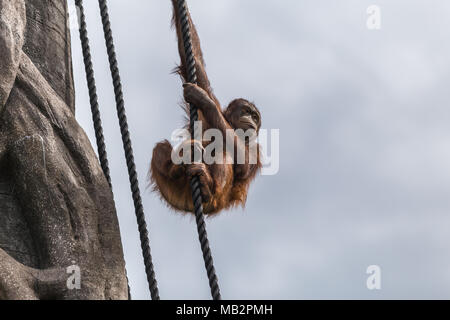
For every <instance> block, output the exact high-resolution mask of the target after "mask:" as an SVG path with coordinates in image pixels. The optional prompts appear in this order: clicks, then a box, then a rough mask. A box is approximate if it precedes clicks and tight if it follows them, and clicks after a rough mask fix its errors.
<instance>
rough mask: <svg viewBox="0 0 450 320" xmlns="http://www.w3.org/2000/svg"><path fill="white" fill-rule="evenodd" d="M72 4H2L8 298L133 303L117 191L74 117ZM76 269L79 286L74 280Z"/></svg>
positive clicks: (0, 0)
mask: <svg viewBox="0 0 450 320" xmlns="http://www.w3.org/2000/svg"><path fill="white" fill-rule="evenodd" d="M70 52H71V48H70V34H69V30H68V28H67V7H66V1H65V0H53V1H47V0H26V1H25V0H0V56H1V59H0V298H2V299H126V298H127V296H128V294H127V281H126V275H125V262H124V259H123V250H122V244H121V239H120V231H119V226H118V221H117V216H116V211H115V208H114V200H113V195H112V192H111V190H110V188H109V186H108V183H107V181H106V178H105V177H104V175H103V172H102V170H101V168H100V165H99V163H98V160H97V156H96V154H95V152H94V150H93V148H92V146H91V144H90V142H89V140H88V138H87V136H86V134H85V133H84V131H83V130H82V128H81V127H80V126H79V125H78V123H77V121H76V119H75V102H74V88H73V78H72V62H71V53H70ZM71 266H77V268H79V270H80V280H81V282H80V284H81V287H80V289H76V288H73V287H72V286H68V285H67V282H68V281H72V278H70V277H71V276H72V273H71V272H70V273H68V271H71V270H72V269H69V270H68V269H67V268H68V267H71Z"/></svg>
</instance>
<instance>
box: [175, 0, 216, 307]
mask: <svg viewBox="0 0 450 320" xmlns="http://www.w3.org/2000/svg"><path fill="white" fill-rule="evenodd" d="M177 10H178V13H179V17H180V20H181V21H180V22H181V23H180V24H181V31H182V34H183V42H184V52H185V53H186V60H187V61H186V68H187V79H186V80H187V81H188V82H190V83H194V84H195V83H197V70H196V66H195V59H194V53H193V51H192V39H191V31H190V25H189V20H188V16H187V10H188V9H187V4H186V1H185V0H178V8H177ZM196 121H198V112H197V107H195V106H194V105H191V106H190V129H191V134H192V135H194V125H195V122H196ZM191 190H192V201H193V203H194V213H195V220H196V222H197V231H198V237H199V240H200V246H201V248H202V253H203V260H204V262H205V268H206V273H207V275H208V279H209V286H210V288H211V295H212V297H213V299H214V300H220V299H221V295H220V289H219V283H218V279H217V275H216V270H215V268H214V262H213V258H212V255H211V248H210V247H209V241H208V234H207V232H206V224H205V217H204V214H203V205H202V202H203V201H202V195H201V192H200V180H199V178H198V177H197V176H194V177H193V178H192V179H191Z"/></svg>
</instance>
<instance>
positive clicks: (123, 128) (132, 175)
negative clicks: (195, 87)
mask: <svg viewBox="0 0 450 320" xmlns="http://www.w3.org/2000/svg"><path fill="white" fill-rule="evenodd" d="M98 3H99V7H100V14H101V17H102V24H103V32H104V36H105V43H106V49H107V52H108V59H109V65H110V69H111V76H112V80H113V85H114V93H115V98H116V108H117V116H118V118H119V125H120V132H121V134H122V142H123V148H124V151H125V158H126V162H127V168H128V176H129V180H130V187H131V192H132V195H133V202H134V208H135V213H136V220H137V224H138V228H139V235H140V240H141V248H142V255H143V257H144V265H145V272H146V274H147V281H148V284H149V289H150V293H151V296H152V299H153V300H159V299H160V297H159V291H158V283H157V282H156V278H155V271H154V267H153V262H152V255H151V251H150V244H149V239H148V231H147V224H146V222H145V215H144V207H143V206H142V198H141V192H140V189H139V181H138V176H137V172H136V165H135V162H134V155H133V148H132V145H131V138H130V132H129V130H128V121H127V116H126V114H125V102H124V99H123V91H122V83H121V80H120V74H119V68H118V63H117V58H116V53H115V48H114V40H113V36H112V31H111V23H110V19H109V14H108V6H107V4H106V0H99V1H98Z"/></svg>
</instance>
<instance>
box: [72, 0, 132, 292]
mask: <svg viewBox="0 0 450 320" xmlns="http://www.w3.org/2000/svg"><path fill="white" fill-rule="evenodd" d="M75 5H76V6H77V7H78V10H79V11H78V18H79V24H80V26H79V27H80V28H79V33H80V40H81V48H82V52H83V61H84V69H85V72H86V81H87V85H88V90H89V102H90V105H91V113H92V122H93V124H94V131H95V138H96V142H97V151H98V157H99V160H100V165H101V167H102V170H103V174H104V175H105V177H106V180H107V181H108V184H109V187H110V188H111V190H112V183H111V175H110V172H109V163H108V154H107V152H106V145H105V137H104V135H103V125H102V119H101V115H100V108H99V105H98V96H97V86H96V84H95V75H94V68H93V65H92V57H91V47H90V46H89V37H88V32H87V24H86V16H85V14H84V6H83V0H75ZM113 201H114V194H113ZM126 273H127V270H126V269H125V274H126ZM127 287H128V299H129V300H131V290H130V285H129V281H128V276H127Z"/></svg>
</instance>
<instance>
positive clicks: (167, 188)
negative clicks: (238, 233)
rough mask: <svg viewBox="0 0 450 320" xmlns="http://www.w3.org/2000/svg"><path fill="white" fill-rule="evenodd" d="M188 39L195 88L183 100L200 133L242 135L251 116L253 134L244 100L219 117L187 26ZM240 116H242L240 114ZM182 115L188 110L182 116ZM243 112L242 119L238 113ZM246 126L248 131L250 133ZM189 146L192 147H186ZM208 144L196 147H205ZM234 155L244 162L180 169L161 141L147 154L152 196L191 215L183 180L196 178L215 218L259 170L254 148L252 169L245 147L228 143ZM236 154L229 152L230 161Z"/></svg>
mask: <svg viewBox="0 0 450 320" xmlns="http://www.w3.org/2000/svg"><path fill="white" fill-rule="evenodd" d="M172 3H173V6H174V24H175V28H176V31H177V38H178V51H179V54H180V58H181V64H180V66H179V68H178V70H177V71H178V73H179V74H180V75H181V77H182V79H183V80H184V81H186V74H187V71H186V63H185V62H186V56H185V53H184V47H183V43H182V36H181V30H180V26H179V24H178V17H177V10H176V9H175V6H176V0H172ZM189 23H190V26H191V35H192V41H193V51H194V55H195V60H196V67H197V79H198V83H197V85H191V84H185V85H184V87H185V88H184V97H185V100H186V102H188V103H192V104H194V105H196V106H197V107H198V109H199V120H200V121H202V124H203V130H207V129H209V128H217V129H219V130H221V131H222V134H223V137H224V139H225V137H226V133H225V131H226V130H227V129H238V128H242V129H245V130H246V129H248V128H249V121H248V119H249V115H251V117H250V119H251V123H252V126H253V127H255V129H256V131H258V130H259V128H260V126H261V120H260V114H259V111H258V109H257V108H256V106H255V105H254V104H252V103H250V102H248V101H247V100H245V99H237V100H234V101H232V102H231V103H230V105H229V106H228V107H227V109H226V110H225V111H222V108H221V106H220V103H219V101H218V100H217V98H216V97H215V95H214V94H213V92H212V89H211V86H210V83H209V79H208V76H207V74H206V71H205V65H204V61H203V54H202V51H201V47H200V40H199V37H198V34H197V30H196V29H195V26H194V25H193V23H192V19H191V17H190V15H189ZM244 110H245V111H244ZM187 111H188V110H187ZM243 112H246V113H245V115H246V116H247V117H245V116H244V113H243ZM252 126H251V127H252ZM187 143H189V144H191V143H194V142H193V141H189V142H187ZM207 144H208V142H206V141H202V145H203V146H206V145H207ZM225 146H226V143H225V142H224V150H223V153H222V156H223V157H224V159H225V158H226V157H230V155H229V154H227V152H226V150H225ZM234 147H235V150H237V149H242V148H245V151H246V153H245V154H246V161H245V163H244V164H236V163H237V161H236V159H233V160H234V161H233V163H234V164H212V165H206V164H190V165H189V164H181V165H176V164H174V163H173V162H172V160H171V154H172V146H171V144H170V143H169V142H168V141H167V140H165V141H162V142H160V143H158V144H157V145H156V147H155V148H154V149H153V158H152V162H151V167H150V177H151V182H152V184H153V187H154V190H156V191H158V192H159V193H160V195H161V197H162V198H163V199H164V200H165V201H166V202H167V204H168V205H170V206H171V207H172V208H174V209H175V210H177V211H182V212H192V211H193V203H192V194H191V188H190V184H189V180H190V178H191V177H192V176H193V175H197V176H199V178H200V182H201V184H202V190H201V192H202V196H203V201H204V204H203V208H204V212H205V214H210V215H212V214H216V213H218V212H220V211H221V210H223V209H227V208H230V207H233V206H236V205H245V202H246V200H247V193H248V188H249V185H250V183H251V181H252V180H253V179H254V178H255V176H256V174H257V172H258V171H259V169H260V168H261V162H260V155H259V146H258V151H257V163H256V164H249V163H248V162H249V161H248V154H249V146H248V143H246V142H245V141H242V140H241V139H239V138H238V137H237V136H235V137H234ZM236 154H237V152H236V151H235V155H236Z"/></svg>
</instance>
